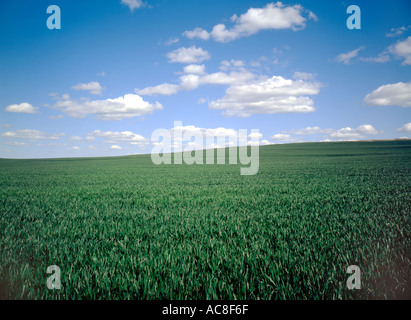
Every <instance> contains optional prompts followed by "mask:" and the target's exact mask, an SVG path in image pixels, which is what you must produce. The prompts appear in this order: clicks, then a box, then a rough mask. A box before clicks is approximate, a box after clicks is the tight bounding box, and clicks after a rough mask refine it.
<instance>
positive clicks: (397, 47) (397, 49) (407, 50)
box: [388, 36, 411, 65]
mask: <svg viewBox="0 0 411 320" xmlns="http://www.w3.org/2000/svg"><path fill="white" fill-rule="evenodd" d="M388 50H389V52H390V53H392V54H394V55H395V56H397V57H398V58H403V59H404V61H403V63H402V65H411V36H409V37H408V38H407V39H406V40H404V41H399V42H397V43H396V44H394V45H392V46H390V47H389V48H388Z"/></svg>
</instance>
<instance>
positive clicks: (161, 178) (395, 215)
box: [0, 141, 411, 300]
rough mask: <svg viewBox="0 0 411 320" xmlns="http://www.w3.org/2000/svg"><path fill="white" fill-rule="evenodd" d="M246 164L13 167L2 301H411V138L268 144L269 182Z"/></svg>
mask: <svg viewBox="0 0 411 320" xmlns="http://www.w3.org/2000/svg"><path fill="white" fill-rule="evenodd" d="M240 167H241V165H240V164H239V165H228V164H226V165H186V164H183V165H154V164H153V163H152V161H151V158H150V155H140V156H125V157H112V158H83V159H79V158H77V159H44V160H7V159H2V160H0V185H1V188H0V237H1V243H0V298H2V299H264V300H265V299H393V298H411V290H410V288H411V263H410V259H411V239H410V236H411V230H410V227H411V221H410V220H411V197H410V195H411V172H410V171H411V141H380V142H337V143H304V144H288V145H272V146H265V147H261V148H260V169H259V172H258V174H257V175H254V176H241V175H240ZM50 265H57V266H59V267H60V269H61V289H60V290H49V289H48V288H47V286H46V281H47V278H48V277H49V276H50V275H49V274H47V272H46V270H47V267H48V266H50ZM350 265H357V266H359V267H360V269H361V289H359V290H348V289H347V286H346V281H347V278H348V277H349V274H347V267H348V266H350Z"/></svg>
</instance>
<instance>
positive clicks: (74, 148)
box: [67, 146, 80, 151]
mask: <svg viewBox="0 0 411 320" xmlns="http://www.w3.org/2000/svg"><path fill="white" fill-rule="evenodd" d="M67 149H68V150H74V151H78V150H80V147H77V146H74V147H70V148H67Z"/></svg>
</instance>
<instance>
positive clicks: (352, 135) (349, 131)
mask: <svg viewBox="0 0 411 320" xmlns="http://www.w3.org/2000/svg"><path fill="white" fill-rule="evenodd" d="M378 133H379V132H378V130H377V129H375V128H374V127H373V126H372V125H370V124H363V125H360V126H358V127H357V128H351V127H345V128H341V129H322V128H320V127H307V128H305V129H294V130H288V131H287V130H286V131H282V132H281V133H279V134H276V135H274V136H273V137H271V139H273V140H280V141H287V142H292V141H301V140H300V138H297V137H295V136H294V135H296V136H300V137H301V136H312V135H320V136H322V140H321V141H333V140H337V141H345V140H358V139H364V138H365V137H366V136H367V135H376V134H378Z"/></svg>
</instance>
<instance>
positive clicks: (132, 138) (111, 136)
mask: <svg viewBox="0 0 411 320" xmlns="http://www.w3.org/2000/svg"><path fill="white" fill-rule="evenodd" d="M87 138H88V139H87V140H94V139H95V138H103V139H104V142H106V143H110V144H116V143H128V144H131V145H146V144H148V142H149V141H148V140H147V139H146V138H144V137H143V136H141V135H139V134H137V133H133V132H131V131H121V132H120V131H101V130H94V131H93V132H90V133H89V134H88V135H87ZM90 138H91V139H90Z"/></svg>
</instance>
